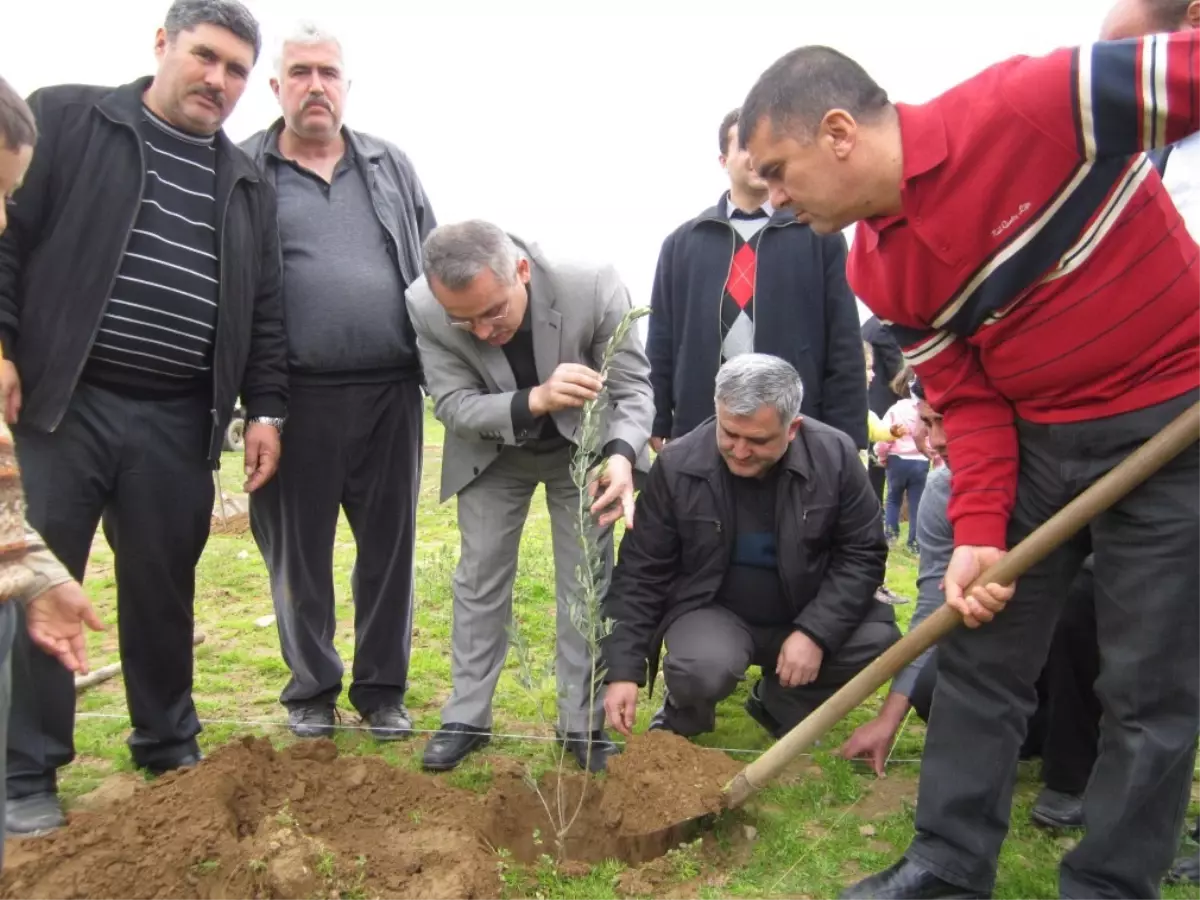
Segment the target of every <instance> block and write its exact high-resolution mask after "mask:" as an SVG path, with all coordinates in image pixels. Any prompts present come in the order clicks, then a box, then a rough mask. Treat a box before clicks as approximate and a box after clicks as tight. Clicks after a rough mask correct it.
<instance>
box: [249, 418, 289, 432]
mask: <svg viewBox="0 0 1200 900" xmlns="http://www.w3.org/2000/svg"><path fill="white" fill-rule="evenodd" d="M284 421H285V420H284V419H280V418H278V417H275V416H255V417H254V418H253V419H251V420H250V423H251V424H253V425H270V426H271V427H272V428H274V429H275V430H276V431H278V432H279V433H280V434H283V423H284Z"/></svg>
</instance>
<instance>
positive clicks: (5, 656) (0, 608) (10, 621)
mask: <svg viewBox="0 0 1200 900" xmlns="http://www.w3.org/2000/svg"><path fill="white" fill-rule="evenodd" d="M18 605H19V602H18V601H17V600H9V601H7V602H5V603H3V604H0V741H3V742H5V743H7V742H8V713H9V710H10V709H11V708H12V645H13V635H14V634H15V633H16V630H17V626H18V619H17V615H18V613H17V609H16V607H17V606H18ZM7 763H8V760H7V759H5V758H4V757H0V778H3V777H4V775H5V772H6V771H7V768H8V765H7ZM6 809H7V804H4V803H0V835H3V834H4V833H5V832H4V819H5V812H6ZM3 868H4V840H3V838H0V870H2V869H3Z"/></svg>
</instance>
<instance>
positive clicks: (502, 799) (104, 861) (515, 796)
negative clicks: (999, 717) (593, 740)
mask: <svg viewBox="0 0 1200 900" xmlns="http://www.w3.org/2000/svg"><path fill="white" fill-rule="evenodd" d="M571 765H572V766H573V763H571ZM498 768H504V767H498ZM738 768H739V767H738V764H737V763H735V762H733V761H732V760H731V759H730V758H729V757H727V756H725V755H724V754H721V753H717V752H713V751H709V750H704V749H702V748H699V747H694V746H692V745H691V744H689V743H688V742H687V741H685V740H683V739H682V738H679V737H676V736H674V735H668V734H664V733H662V732H654V733H651V734H648V735H643V736H639V737H636V738H634V739H633V741H631V742H630V744H629V746H628V747H627V749H626V752H625V753H624V754H623V755H622V756H620V757H618V758H616V759H614V760H613V761H612V762H611V763H610V766H609V769H610V771H609V774H608V776H607V777H605V778H603V779H594V778H593V779H587V780H586V781H585V779H584V777H583V776H582V775H580V774H575V773H573V774H572V775H571V776H570V777H568V778H565V779H564V781H563V790H562V796H561V797H560V796H559V795H558V793H557V792H556V779H555V778H554V777H553V775H550V776H547V777H546V778H544V779H543V781H542V783H541V784H540V785H539V791H538V792H535V791H533V790H532V789H531V788H530V787H529V786H528V785H526V784H525V783H524V782H523V780H522V779H521V777H520V775H519V774H516V773H515V772H513V771H511V770H509V771H503V772H500V773H499V774H497V775H495V776H494V779H493V783H492V785H491V787H490V789H489V790H488V792H487V793H486V794H476V793H473V792H471V791H465V790H460V789H456V788H453V787H450V786H448V785H447V784H446V783H445V781H444V780H441V779H438V778H437V777H434V776H430V775H426V774H419V773H416V772H411V771H407V770H404V769H398V768H396V767H394V766H391V765H388V764H387V763H386V762H384V761H383V760H381V759H379V758H376V757H338V755H337V749H336V747H335V746H334V744H333V743H332V742H331V741H314V742H305V743H298V744H294V745H292V746H290V747H288V748H287V749H285V750H281V751H277V750H275V749H274V748H273V746H272V745H271V743H270V742H269V741H267V740H266V739H263V738H249V737H248V738H244V739H242V740H240V741H237V742H234V743H231V744H228V745H226V746H224V747H222V748H220V749H219V750H217V751H215V752H214V753H212V754H211V755H210V756H209V758H208V759H206V760H205V761H204V762H203V763H201V764H200V765H199V766H197V767H196V768H195V769H193V770H190V771H185V772H179V773H174V774H171V775H167V776H165V777H163V778H160V779H158V780H157V781H155V782H153V783H151V784H149V785H147V786H146V787H144V788H139V789H137V790H135V791H132V792H129V793H118V795H117V799H115V800H113V801H112V802H110V803H105V804H101V805H98V806H94V807H93V808H92V809H90V810H88V811H79V812H75V811H73V812H72V813H71V814H70V823H69V825H68V826H67V827H66V828H65V829H63V830H62V831H59V832H56V833H54V834H51V835H48V836H46V837H43V838H34V839H31V840H26V841H10V842H9V843H8V850H7V853H8V856H7V858H6V860H5V870H4V873H3V877H2V878H0V897H30V898H40V897H130V898H138V897H147V898H149V897H162V898H176V897H204V898H226V897H275V898H282V897H289V898H300V897H317V896H321V897H328V896H342V897H347V896H362V897H369V896H389V897H413V898H422V897H439V898H440V897H464V898H473V897H496V896H499V891H500V888H501V884H500V880H499V868H498V866H497V863H498V861H499V859H498V857H497V855H496V853H495V850H496V849H498V848H506V849H508V850H509V851H510V852H511V853H512V855H513V856H514V857H515V858H516V859H518V860H525V861H530V860H533V859H536V858H537V856H539V855H540V854H542V853H548V854H550V855H551V856H555V855H557V852H556V847H555V841H554V828H553V826H552V825H551V819H550V817H548V816H547V814H546V811H545V806H544V804H545V805H548V806H549V807H550V808H551V810H554V811H555V817H556V818H558V816H557V810H559V809H560V808H561V809H563V810H564V811H565V813H566V817H567V818H570V817H571V815H572V814H573V811H574V810H575V809H576V808H577V807H578V809H579V814H578V817H577V818H576V820H575V823H574V825H573V827H572V829H571V831H570V833H569V835H568V840H567V842H566V845H567V846H566V854H565V856H566V857H568V858H571V859H577V860H585V861H599V860H602V859H605V858H609V857H617V858H619V859H623V860H625V861H626V862H630V863H634V864H636V863H641V862H644V861H646V860H648V859H651V858H653V857H656V856H660V855H662V854H663V853H665V852H666V851H667V850H669V849H670V848H671V847H672V846H674V845H676V844H678V843H679V842H680V841H681V840H684V839H686V838H688V837H689V836H690V832H689V831H688V830H687V829H679V828H671V827H670V826H671V825H672V824H673V823H678V822H680V821H682V820H685V819H688V818H689V817H693V816H698V815H702V814H704V813H708V812H715V811H717V810H718V809H719V808H720V793H721V789H722V787H723V786H724V784H725V783H726V781H728V779H729V778H730V777H731V776H732V775H733V774H735V773H736V772H737V771H738ZM581 789H584V790H585V793H584V797H583V803H582V805H579V804H578V800H579V792H580V790H581ZM539 792H540V796H539ZM560 802H561V807H560Z"/></svg>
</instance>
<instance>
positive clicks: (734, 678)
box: [604, 353, 900, 737]
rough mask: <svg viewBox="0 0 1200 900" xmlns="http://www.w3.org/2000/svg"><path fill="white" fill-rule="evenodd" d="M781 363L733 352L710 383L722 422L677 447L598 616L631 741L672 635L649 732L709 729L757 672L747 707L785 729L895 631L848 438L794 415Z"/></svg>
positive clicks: (661, 465)
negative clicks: (643, 695)
mask: <svg viewBox="0 0 1200 900" xmlns="http://www.w3.org/2000/svg"><path fill="white" fill-rule="evenodd" d="M803 396H804V391H803V386H802V384H801V380H800V376H799V375H798V374H797V372H796V370H795V369H794V368H793V367H792V366H791V365H790V364H789V363H788V362H786V361H785V360H782V359H780V358H778V357H775V356H770V355H766V354H761V353H747V354H742V355H739V356H737V357H735V358H733V359H731V360H730V361H729V362H727V363H725V364H724V365H723V366H722V367H721V368H720V370H719V371H718V373H717V377H716V391H715V401H716V416H715V417H710V418H709V419H708V420H707V421H706V422H704V423H703V424H701V425H700V426H699V427H697V428H696V429H695V430H694V431H692V432H690V433H689V434H687V435H685V436H684V437H681V438H677V439H676V440H673V441H671V442H670V443H669V444H667V446H666V447H665V448H664V449H663V451H662V453H661V454H659V456H658V458H657V460H656V462H655V464H654V468H653V469H652V470H651V472H650V475H649V477H648V479H647V482H646V487H645V489H644V490H643V491H642V492H641V494H640V496H639V497H638V501H637V523H638V525H637V528H635V529H633V530H631V531H628V532H626V534H625V537H624V539H623V541H622V544H621V555H620V562H619V565H618V566H617V569H616V572H615V573H614V576H613V584H612V588H611V590H610V592H609V594H608V596H607V598H606V600H605V603H604V614H605V616H606V617H608V618H611V619H612V620H613V622H614V625H613V629H612V632H611V634H610V635H609V636H608V637H607V638H606V639H605V641H604V663H605V673H606V674H605V680H606V682H607V689H606V692H605V698H604V708H605V711H606V713H607V715H608V721H609V722H610V723H611V724H612V725H613V727H615V728H616V729H617V730H618V731H620V732H621V733H622V734H624V735H626V736H628V735H629V734H630V732H631V730H632V728H633V725H634V719H635V712H636V708H637V693H638V688H639V687H640V686H642V685H644V684H646V681H647V672H649V675H650V680H651V686H653V678H654V676H655V674H656V673H657V671H658V661H659V648H660V646H661V645H662V644H663V642H664V641H665V643H666V650H667V652H666V657H665V660H664V662H663V677H664V680H665V681H666V693H665V696H664V700H663V704H662V708H661V709H659V710H658V712H657V713H656V714H655V715H654V717H653V719H652V721H651V724H650V728H651V729H665V730H669V731H672V732H675V733H676V734H680V735H683V736H686V737H690V736H692V735H696V734H699V733H701V732H705V731H711V730H712V729H713V727H714V725H715V722H716V705H717V703H718V702H719V701H721V700H722V699H724V698H725V697H727V696H729V695H730V694H731V693H733V691H734V689H735V688H736V686H737V684H738V682H739V681H741V680H742V679H743V678H744V677H745V673H746V670H747V668H749V667H750V666H751V665H758V666H761V668H762V671H763V677H762V678H761V680H759V681H758V682H757V683H756V684H755V685H754V687H753V689H752V690H751V691H750V696H749V699H748V700H747V702H746V710H747V712H748V713H749V714H750V715H751V716H752V717H753V718H754V719H755V721H757V722H758V723H759V724H761V725H762V726H763V727H764V728H765V729H766V730H767V731H768V732H769V733H770V734H772V735H773V736H775V737H779V736H781V735H782V734H783V733H785V732H786V731H788V730H790V729H791V728H792V727H793V726H795V725H796V724H797V723H798V722H800V721H801V720H802V719H803V718H804V717H805V716H807V715H808V714H809V713H810V712H811V711H812V710H814V709H815V708H816V707H817V706H819V705H820V704H821V703H822V702H824V701H825V700H826V699H827V698H828V697H830V696H831V695H832V694H833V693H834V692H835V691H836V690H837V689H838V688H840V687H841V686H842V685H843V684H845V683H846V682H847V681H849V680H850V679H851V678H852V677H854V675H855V674H857V673H858V672H859V671H861V670H862V669H863V668H864V667H865V666H866V665H867V664H868V663H870V662H871V661H872V660H873V659H875V658H876V657H877V656H879V654H880V653H882V652H883V651H884V650H885V649H887V648H888V647H889V646H890V645H891V644H892V643H894V642H895V641H896V640H898V639H899V637H900V633H899V631H898V630H897V628H896V622H895V616H894V613H893V611H892V608H891V607H890V606H888V605H886V604H883V603H878V602H876V600H875V589H876V588H877V587H878V586H879V584H880V582H881V581H882V580H883V574H884V566H885V563H886V560H887V543H886V541H885V540H884V535H883V526H882V523H881V521H880V516H879V501H878V500H877V499H876V496H875V492H874V491H873V490H872V488H871V485H870V482H869V480H868V478H867V473H866V470H865V469H864V468H863V465H862V463H861V462H860V461H859V458H858V452H857V450H856V448H855V446H854V443H853V441H851V439H850V438H849V437H848V436H846V435H845V434H843V433H842V432H840V431H838V430H836V429H834V428H831V427H830V426H828V425H824V424H822V423H820V422H817V421H816V420H813V419H809V418H803V417H801V415H800V409H801V403H802V401H803Z"/></svg>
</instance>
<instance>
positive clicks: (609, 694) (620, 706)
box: [604, 681, 638, 737]
mask: <svg viewBox="0 0 1200 900" xmlns="http://www.w3.org/2000/svg"><path fill="white" fill-rule="evenodd" d="M637 695H638V686H637V685H636V684H634V683H633V682H632V681H614V682H612V683H611V684H610V685H608V687H607V688H605V691H604V714H605V716H607V717H608V724H609V725H611V726H612V727H613V728H615V729H617V731H619V732H621V734H623V735H625V737H632V734H633V720H634V718H635V717H636V716H637Z"/></svg>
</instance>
